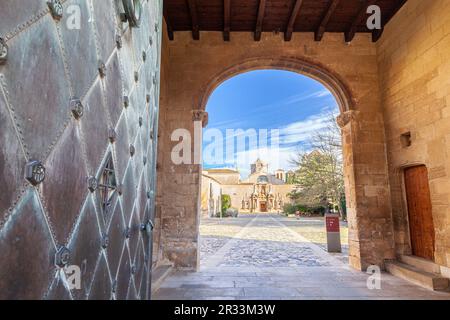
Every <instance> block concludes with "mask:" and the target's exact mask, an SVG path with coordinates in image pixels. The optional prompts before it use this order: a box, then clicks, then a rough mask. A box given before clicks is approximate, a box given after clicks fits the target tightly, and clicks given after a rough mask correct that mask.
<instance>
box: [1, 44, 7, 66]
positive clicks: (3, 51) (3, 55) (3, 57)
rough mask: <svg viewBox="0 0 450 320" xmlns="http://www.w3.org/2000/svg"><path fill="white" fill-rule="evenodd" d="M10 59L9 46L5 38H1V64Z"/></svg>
mask: <svg viewBox="0 0 450 320" xmlns="http://www.w3.org/2000/svg"><path fill="white" fill-rule="evenodd" d="M7 59H8V45H7V44H6V41H5V40H4V39H3V38H0V64H5V63H6V60H7Z"/></svg>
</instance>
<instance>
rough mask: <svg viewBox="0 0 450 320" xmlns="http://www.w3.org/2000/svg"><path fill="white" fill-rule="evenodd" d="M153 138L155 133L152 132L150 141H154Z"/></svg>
mask: <svg viewBox="0 0 450 320" xmlns="http://www.w3.org/2000/svg"><path fill="white" fill-rule="evenodd" d="M153 138H154V134H153V131H151V132H150V140H153Z"/></svg>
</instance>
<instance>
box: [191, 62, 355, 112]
mask: <svg viewBox="0 0 450 320" xmlns="http://www.w3.org/2000/svg"><path fill="white" fill-rule="evenodd" d="M267 69H276V70H286V71H292V72H295V73H299V74H302V75H305V76H308V77H310V78H312V79H314V80H317V81H319V82H320V83H322V84H323V85H324V86H325V87H326V88H327V89H328V90H330V92H331V93H332V94H333V96H334V97H335V99H336V101H337V103H338V105H339V109H340V111H341V112H347V111H350V110H353V108H354V103H355V101H354V99H353V97H352V94H351V92H350V90H349V89H348V87H347V85H346V84H345V83H344V81H342V80H341V79H340V78H339V76H338V75H335V74H333V72H331V71H330V70H327V68H326V67H324V66H320V65H318V64H315V63H313V62H311V61H308V60H306V59H298V58H292V57H277V58H271V57H259V58H251V59H247V60H244V61H242V62H239V63H238V64H236V65H233V66H230V67H228V68H226V69H224V70H223V71H221V72H220V73H219V74H217V75H216V76H214V77H213V78H212V79H210V80H209V83H208V85H207V86H205V87H204V89H203V91H204V93H203V94H202V95H201V96H200V101H199V105H200V108H199V109H200V110H206V105H207V103H208V100H209V97H210V96H211V94H212V93H213V92H214V90H215V89H216V88H217V87H218V86H220V85H221V84H222V83H223V82H225V81H226V80H228V79H230V78H233V77H235V76H237V75H239V74H241V73H246V72H250V71H255V70H267Z"/></svg>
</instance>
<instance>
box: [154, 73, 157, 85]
mask: <svg viewBox="0 0 450 320" xmlns="http://www.w3.org/2000/svg"><path fill="white" fill-rule="evenodd" d="M157 83H158V79H156V74H154V75H153V84H154V85H155V86H156V84H157Z"/></svg>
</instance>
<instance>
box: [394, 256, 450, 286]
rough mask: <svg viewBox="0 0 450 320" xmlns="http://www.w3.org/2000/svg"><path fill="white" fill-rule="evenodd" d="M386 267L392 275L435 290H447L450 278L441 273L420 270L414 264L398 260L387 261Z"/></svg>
mask: <svg viewBox="0 0 450 320" xmlns="http://www.w3.org/2000/svg"><path fill="white" fill-rule="evenodd" d="M386 269H387V271H388V272H389V273H391V274H392V275H394V276H396V277H399V278H401V279H404V280H406V281H409V282H412V283H414V284H416V285H419V286H421V287H424V288H427V289H431V290H434V291H447V290H448V289H449V280H448V279H447V278H444V277H443V276H442V275H441V274H438V273H431V272H426V271H423V270H420V269H418V268H416V267H414V266H411V265H408V264H405V263H402V262H398V261H388V262H386Z"/></svg>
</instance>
